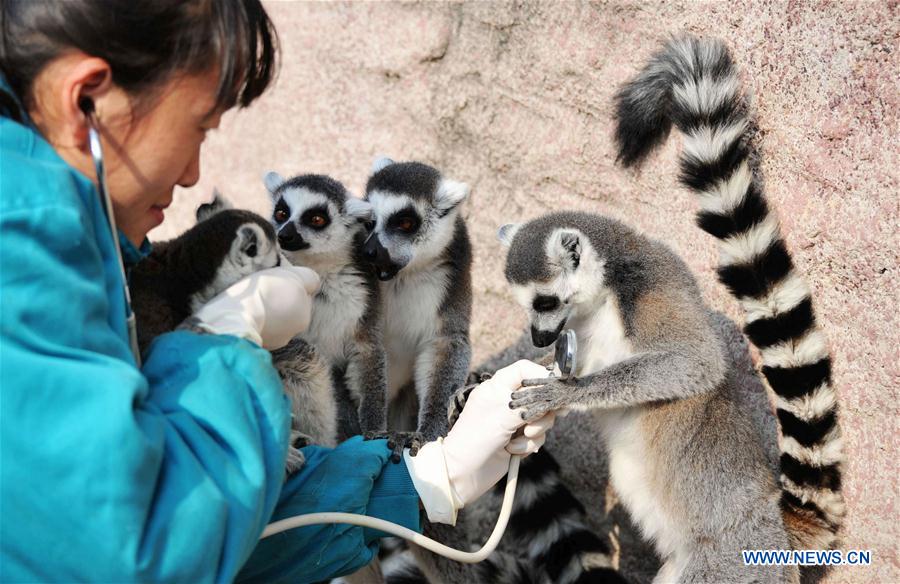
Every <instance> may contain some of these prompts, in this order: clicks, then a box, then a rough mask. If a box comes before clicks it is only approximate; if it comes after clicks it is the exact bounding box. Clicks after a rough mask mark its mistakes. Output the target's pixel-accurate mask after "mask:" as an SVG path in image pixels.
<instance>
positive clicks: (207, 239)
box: [129, 194, 336, 472]
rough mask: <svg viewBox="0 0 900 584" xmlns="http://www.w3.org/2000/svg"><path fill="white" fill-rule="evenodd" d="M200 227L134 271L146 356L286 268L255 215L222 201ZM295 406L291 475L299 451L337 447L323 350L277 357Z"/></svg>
mask: <svg viewBox="0 0 900 584" xmlns="http://www.w3.org/2000/svg"><path fill="white" fill-rule="evenodd" d="M197 220H198V222H197V224H196V225H195V226H194V227H192V228H191V229H189V230H188V231H186V232H185V233H183V234H182V235H180V236H179V237H177V238H175V239H172V240H169V241H164V242H159V243H156V244H154V246H153V251H152V252H151V253H150V255H149V256H148V257H147V258H145V259H144V260H143V261H142V262H140V263H138V264H137V265H136V266H135V267H134V269H133V270H132V273H131V277H130V284H129V287H130V289H131V297H132V304H133V308H134V312H135V316H136V318H137V330H138V344H139V346H140V349H141V352H142V353H143V352H145V351H146V350H147V348H148V346H149V345H150V343H151V342H152V341H153V339H155V338H156V337H157V336H159V335H161V334H163V333H166V332H169V331H172V330H175V329H176V327H178V326H179V325H181V324H182V323H183V322H185V321H186V319H187V322H188V323H190V319H189V317H190V316H191V314H193V313H194V312H195V311H196V310H197V309H198V308H199V307H200V306H202V305H203V304H204V303H206V302H207V301H209V300H210V299H212V298H213V297H214V296H216V295H217V294H219V293H220V292H222V291H224V290H225V289H226V288H228V287H229V286H231V285H232V284H234V283H236V282H237V281H238V280H240V279H242V278H244V277H245V276H249V275H250V274H252V273H253V272H256V271H258V270H262V269H266V268H271V267H275V266H278V265H280V263H281V257H280V253H279V249H278V244H277V243H276V240H275V232H274V230H273V229H272V226H271V225H270V224H269V223H268V222H267V221H266V220H265V219H263V218H262V217H260V216H259V215H257V214H255V213H252V212H250V211H243V210H238V209H228V208H226V204H225V202H224V201H223V200H222V199H221V197H219V196H218V194H217V195H216V197H215V199H214V201H213V202H212V203H210V204H206V205H202V206H201V207H200V208H199V209H198V210H197ZM272 357H273V363H274V365H275V367H276V369H278V372H279V374H280V376H281V378H282V381H283V382H284V384H285V392H286V393H287V394H288V395H289V396H290V397H291V403H292V414H293V422H292V437H291V444H292V446H291V448H290V450H289V452H288V464H287V468H288V471H289V472H290V471H294V470H296V469H297V468H299V467H300V466H301V465H302V462H303V458H302V454H301V453H300V451H299V450H298V449H297V448H296V447H299V446H303V445H305V444H306V443H308V442H314V443H317V444H323V445H333V444H334V443H335V419H336V412H335V405H334V399H333V397H332V391H331V384H330V380H329V379H328V374H327V369H326V368H325V366H324V363H323V362H322V361H321V360H320V359H319V357H318V355H317V354H316V352H315V350H314V349H313V348H312V347H310V346H309V345H307V344H306V343H304V342H302V341H299V340H294V341H292V342H291V343H289V344H288V345H287V346H286V347H284V348H282V349H278V350H276V351H273V352H272Z"/></svg>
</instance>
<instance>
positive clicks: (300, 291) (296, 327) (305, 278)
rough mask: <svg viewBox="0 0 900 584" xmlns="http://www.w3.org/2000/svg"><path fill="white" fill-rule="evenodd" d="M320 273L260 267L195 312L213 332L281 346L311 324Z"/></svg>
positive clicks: (276, 347)
mask: <svg viewBox="0 0 900 584" xmlns="http://www.w3.org/2000/svg"><path fill="white" fill-rule="evenodd" d="M318 289H319V276H318V275H317V274H316V273H315V272H314V271H312V270H310V269H309V268H302V267H298V266H279V267H276V268H269V269H267V270H260V271H259V272H256V273H253V274H250V275H249V276H247V277H246V278H244V279H243V280H241V281H239V282H237V283H236V284H234V285H232V286H231V287H230V288H228V289H227V290H225V291H224V292H222V293H221V294H219V295H218V296H216V297H215V298H213V299H212V300H210V301H209V302H207V303H206V304H204V305H203V306H201V307H200V310H198V311H197V312H196V314H194V316H195V317H196V318H197V319H199V321H200V322H199V323H198V325H199V326H200V327H202V328H203V329H205V330H208V331H209V332H211V333H215V334H220V335H235V336H238V337H242V338H245V339H248V340H250V341H253V342H254V343H256V344H257V345H260V346H261V347H264V348H266V349H278V348H279V347H283V346H285V345H286V344H287V343H288V341H290V340H291V339H292V338H294V337H295V336H297V335H298V334H300V333H302V332H304V331H305V330H306V329H307V328H308V327H309V321H310V318H311V314H310V311H311V309H312V296H313V295H314V294H315V293H316V292H317V291H318Z"/></svg>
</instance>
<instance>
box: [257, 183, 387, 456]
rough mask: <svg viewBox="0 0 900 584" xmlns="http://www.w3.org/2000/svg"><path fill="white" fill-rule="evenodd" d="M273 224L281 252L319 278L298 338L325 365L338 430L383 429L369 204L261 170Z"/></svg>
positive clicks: (343, 434) (337, 187) (338, 189)
mask: <svg viewBox="0 0 900 584" xmlns="http://www.w3.org/2000/svg"><path fill="white" fill-rule="evenodd" d="M265 184H266V188H267V189H268V191H269V193H270V195H271V197H272V202H273V204H274V208H273V211H272V223H273V225H274V226H275V230H276V232H277V237H278V243H279V245H280V246H281V249H282V250H283V251H284V253H285V255H286V256H287V257H288V258H289V259H290V260H291V261H292V262H293V263H296V264H297V265H302V266H306V267H309V268H312V269H313V270H315V271H316V273H318V274H319V277H320V278H321V282H322V283H321V287H320V289H319V292H318V294H316V296H315V298H314V300H313V309H312V321H311V322H310V325H309V330H308V331H306V332H305V333H303V335H301V338H302V339H303V340H305V341H307V342H308V343H310V344H311V345H312V346H314V347H315V348H316V351H318V353H319V354H320V355H321V356H322V358H323V359H325V361H326V362H327V363H328V364H329V367H330V370H331V374H332V381H333V383H334V389H335V392H336V396H337V403H338V409H339V411H338V416H339V419H338V433H339V438H340V439H341V440H344V439H346V438H349V437H350V436H353V435H356V434H359V433H360V432H372V431H384V430H385V428H386V424H387V418H386V416H387V397H386V396H387V381H386V374H385V355H384V348H383V345H382V336H381V320H380V300H379V289H378V282H377V281H376V279H375V276H374V275H373V274H372V273H371V270H369V269H368V267H367V266H366V265H365V263H364V262H363V259H362V256H361V253H362V242H363V240H364V238H365V230H364V229H363V222H364V221H369V220H370V218H371V216H372V211H371V208H370V206H369V204H368V203H366V202H364V201H362V200H360V199H357V198H355V197H353V196H352V195H350V194H349V193H348V192H347V190H346V189H345V188H344V186H343V185H342V184H341V183H339V182H338V181H336V180H334V179H332V178H329V177H327V176H322V175H314V174H305V175H300V176H296V177H294V178H291V179H287V180H285V179H284V178H282V177H281V176H280V175H278V174H277V173H275V172H270V173H268V174H267V175H266V176H265Z"/></svg>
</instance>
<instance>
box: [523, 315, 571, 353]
mask: <svg viewBox="0 0 900 584" xmlns="http://www.w3.org/2000/svg"><path fill="white" fill-rule="evenodd" d="M564 326H566V319H563V320H562V321H561V322H560V323H559V326H558V327H556V330H552V331H542V330H538V329H536V328H534V325H532V327H531V342H532V343H533V344H534V346H535V347H549V346H550V345H552V344H553V343H554V342H556V339H558V338H559V333H561V332H562V330H563V327H564Z"/></svg>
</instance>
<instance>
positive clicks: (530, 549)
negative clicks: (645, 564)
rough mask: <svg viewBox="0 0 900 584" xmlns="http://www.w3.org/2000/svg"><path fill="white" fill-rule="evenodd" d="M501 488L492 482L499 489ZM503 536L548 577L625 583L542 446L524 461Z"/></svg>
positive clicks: (562, 583)
mask: <svg viewBox="0 0 900 584" xmlns="http://www.w3.org/2000/svg"><path fill="white" fill-rule="evenodd" d="M502 482H505V481H502ZM503 488H504V485H503V484H500V485H497V486H496V487H495V489H497V491H498V492H502V489H503ZM505 537H508V538H511V539H512V540H513V542H514V543H513V546H514V547H519V548H521V549H522V550H523V552H524V553H525V555H526V556H527V559H528V560H529V562H530V563H531V564H532V565H533V566H534V568H535V569H537V570H540V571H542V572H543V573H544V574H545V575H546V577H547V579H548V580H549V581H550V582H554V583H559V584H575V583H578V584H588V583H620V582H622V583H624V582H626V580H625V579H624V578H622V576H620V575H619V573H618V572H617V571H616V570H615V569H614V568H613V567H612V561H611V557H610V553H609V546H608V545H607V544H606V542H605V541H604V540H603V539H601V538H600V537H599V536H598V535H596V534H595V533H594V532H593V531H592V530H591V529H590V527H589V526H588V525H587V520H586V514H585V510H584V506H582V504H581V502H579V501H578V499H576V498H575V496H574V495H573V494H572V493H571V492H570V491H569V489H568V488H567V487H566V485H565V484H564V483H563V482H562V478H561V477H560V475H559V465H558V464H557V463H556V461H555V460H554V459H553V457H552V456H551V455H550V454H549V453H548V452H547V451H546V450H541V451H539V452H536V453H535V454H532V455H531V456H529V457H528V458H525V459H524V460H523V461H522V465H521V466H520V468H519V484H518V489H517V491H516V500H515V504H514V507H513V512H512V515H511V517H510V520H509V526H508V527H507V531H506V535H505ZM486 581H488V582H491V581H492V580H486ZM493 581H496V582H500V581H502V580H493Z"/></svg>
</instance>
